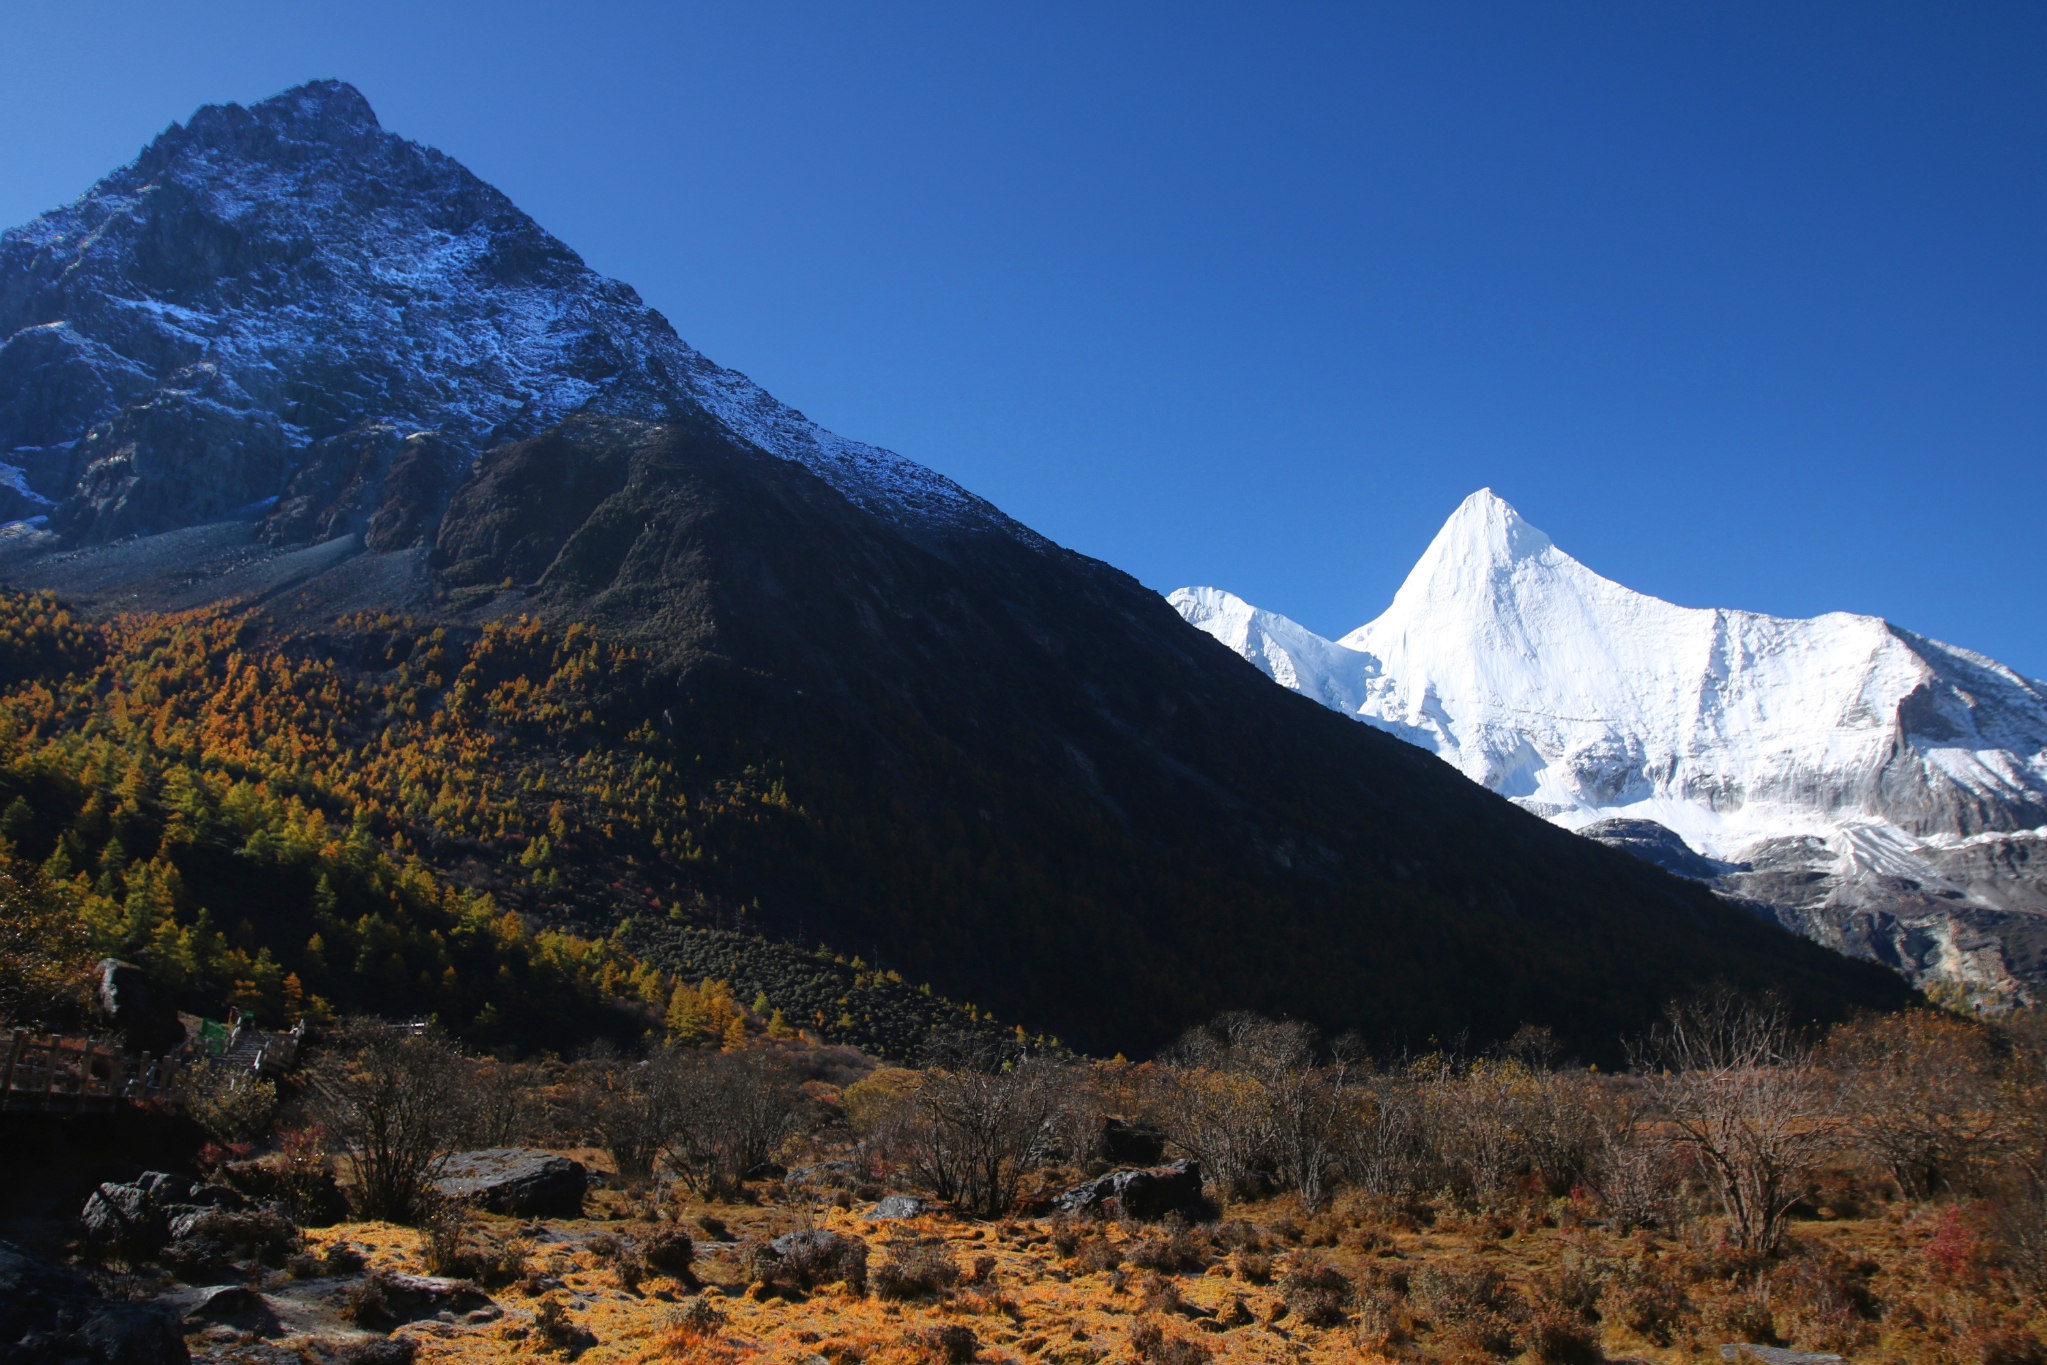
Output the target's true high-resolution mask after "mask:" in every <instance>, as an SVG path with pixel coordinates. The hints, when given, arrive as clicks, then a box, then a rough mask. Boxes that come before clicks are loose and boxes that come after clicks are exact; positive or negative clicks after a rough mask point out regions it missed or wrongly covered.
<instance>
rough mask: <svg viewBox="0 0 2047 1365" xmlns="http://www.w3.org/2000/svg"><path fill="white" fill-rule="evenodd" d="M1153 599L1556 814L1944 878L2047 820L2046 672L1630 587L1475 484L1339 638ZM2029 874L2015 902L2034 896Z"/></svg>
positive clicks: (1190, 594) (1874, 631) (1260, 661)
mask: <svg viewBox="0 0 2047 1365" xmlns="http://www.w3.org/2000/svg"><path fill="white" fill-rule="evenodd" d="M1169 600H1170V601H1171V602H1172V603H1173V605H1174V606H1175V607H1177V608H1178V609H1179V610H1180V612H1181V614H1182V615H1183V616H1184V617H1185V618H1186V619H1187V620H1188V621H1190V622H1191V623H1193V624H1194V625H1196V626H1198V627H1200V628H1201V629H1203V630H1205V631H1207V632H1208V633H1209V634H1211V635H1213V636H1215V637H1216V638H1217V639H1219V640H1221V641H1222V642H1223V643H1225V644H1227V645H1229V646H1230V647H1231V648H1232V649H1234V650H1236V651H1237V652H1238V653H1240V654H1242V655H1243V656H1244V657H1245V658H1247V659H1249V660H1250V661H1251V662H1252V663H1254V664H1256V665H1258V666H1259V667H1260V668H1261V669H1263V670H1264V671H1265V672H1266V673H1267V674H1268V675H1269V676H1271V677H1272V678H1274V679H1275V680H1276V681H1278V682H1280V683H1282V684H1283V685H1285V686H1287V687H1290V688H1293V689H1294V690H1296V691H1299V692H1303V693H1305V694H1307V695H1309V696H1312V697H1314V698H1315V699H1316V700H1318V701H1321V702H1322V703H1323V704H1325V705H1327V706H1330V707H1333V708H1335V709H1337V710H1341V711H1344V712H1345V713H1347V714H1349V715H1352V716H1354V717H1356V718H1357V719H1359V720H1362V721H1365V722H1366V723H1368V724H1371V725H1375V726H1378V727H1379V728H1382V729H1385V730H1389V731H1391V732H1393V733H1395V734H1397V735H1400V736H1401V737H1402V738H1404V739H1407V740H1409V741H1410V742H1412V743H1415V744H1418V745H1420V746H1422V747H1424V748H1427V749H1429V750H1431V751H1433V752H1434V753H1436V754H1437V755H1439V756H1440V757H1442V758H1443V759H1444V760H1445V761H1447V762H1449V763H1452V764H1454V765H1455V766H1456V767H1457V768H1459V769H1460V770H1461V771H1463V772H1464V773H1465V775H1466V776H1468V777H1470V778H1471V779H1472V780H1474V781H1476V782H1480V783H1483V784H1484V785H1486V786H1488V787H1491V788H1492V789H1493V790H1495V791H1498V792H1500V793H1501V794H1502V795H1505V796H1507V797H1510V798H1512V799H1514V800H1515V801H1517V802H1518V803H1519V804H1521V805H1523V806H1525V807H1526V808H1528V809H1529V810H1531V811H1534V812H1535V813H1537V814H1539V815H1542V816H1544V817H1546V818H1548V819H1550V820H1553V821H1555V822H1556V823H1558V824H1562V825H1564V826H1566V827H1568V828H1573V829H1577V828H1583V827H1586V826H1589V825H1594V824H1599V823H1602V822H1605V821H1609V820H1614V819H1623V820H1629V821H1643V820H1648V821H1654V822H1656V823H1657V824H1660V825H1662V826H1665V827H1667V828H1668V829H1671V830H1674V831H1676V833H1677V834H1678V835H1680V836H1682V838H1683V839H1684V841H1685V842H1686V843H1688V844H1689V845H1690V846H1691V847H1692V848H1693V849H1695V850H1697V851H1698V852H1700V853H1703V854H1705V855H1707V856H1708V857H1710V858H1714V859H1724V860H1731V862H1732V863H1738V864H1742V865H1746V864H1747V863H1748V862H1749V861H1751V860H1752V859H1755V858H1757V857H1758V856H1762V857H1763V858H1764V861H1768V857H1769V856H1770V855H1769V850H1770V849H1771V848H1773V847H1776V846H1778V845H1782V844H1784V843H1785V841H1792V842H1798V841H1810V842H1811V843H1812V844H1813V846H1814V847H1816V848H1825V849H1830V850H1832V851H1831V852H1830V853H1829V854H1828V857H1829V858H1830V859H1832V860H1833V861H1835V862H1837V863H1838V867H1839V871H1840V873H1841V875H1844V876H1847V875H1852V876H1855V877H1861V878H1863V879H1864V880H1865V881H1866V880H1867V879H1869V878H1872V877H1874V878H1878V879H1883V878H1889V879H1891V880H1893V881H1896V880H1898V879H1900V878H1904V879H1905V880H1909V881H1913V882H1914V883H1915V884H1916V885H1919V886H1921V887H1922V888H1934V889H1933V890H1932V891H1929V893H1928V894H1944V893H1945V892H1946V891H1948V890H1952V887H1951V886H1950V884H1949V881H1948V880H1943V877H1944V874H1943V873H1941V872H1940V871H1939V870H1938V869H1937V868H1935V867H1934V866H1933V863H1935V862H1939V861H1940V860H1941V858H1942V857H1943V856H1944V855H1942V854H1941V853H1940V850H1942V849H1945V848H1949V847H1959V846H1961V845H1962V844H1964V843H1966V842H1967V841H1969V840H1971V839H1974V838H1977V837H1979V836H1986V835H1987V836H2001V835H2006V834H2011V833H2014V832H2017V831H2026V830H2034V829H2038V828H2041V827H2043V826H2047V684H2042V683H2039V682H2036V681H2033V680H2030V679H2027V678H2024V677H2021V676H2020V675H2018V674H2016V673H2014V672H2013V671H2011V670H2010V669H2007V668H2004V667H2003V666H2001V665H1999V664H1997V663H1995V662H1994V661H1992V660H1989V659H1986V658H1983V657H1982V656H1980V655H1976V654H1972V653H1970V652H1969V651H1966V650H1960V649H1956V648H1954V647H1952V646H1949V645H1944V644H1941V643H1939V642H1937V641H1933V640H1928V639H1926V638H1924V637H1922V636H1919V635H1915V634H1912V633H1911V632H1909V631H1904V630H1900V629H1898V628H1896V627H1893V626H1892V625H1890V624H1889V623H1888V622H1886V621H1883V620H1882V619H1880V618H1878V617H1873V616H1857V615H1852V614H1849V613H1846V612H1836V613H1830V614H1828V615H1825V616H1819V617H1814V618H1812V619H1809V620H1791V619H1785V618H1781V617H1772V616H1765V615H1761V614H1759V613H1754V612H1743V611H1729V610H1714V609H1700V608H1688V607H1680V606H1676V605H1674V604H1672V603H1669V602H1665V601H1662V600H1660V599H1658V598H1654V597H1650V596H1648V595H1646V594H1644V593H1639V592H1635V591H1633V590H1632V589H1629V588H1626V587H1623V586H1622V585H1620V584H1618V583H1615V582H1613V581H1612V580H1610V579H1606V578H1603V577H1601V576H1600V575H1599V574H1597V573H1594V572H1593V571H1592V570H1591V569H1589V568H1587V567H1586V566H1585V565H1583V564H1581V563H1579V562H1578V561H1577V560H1575V559H1573V558H1572V557H1571V556H1570V555H1568V554H1566V553H1564V551H1563V550H1562V549H1560V548H1558V547H1557V546H1556V545H1555V544H1554V543H1553V542H1552V541H1551V540H1550V538H1549V537H1548V536H1547V535H1545V534H1543V532H1542V531H1540V530H1538V529H1537V528H1536V527H1534V526H1532V525H1530V524H1529V523H1528V522H1527V521H1526V520H1524V519H1523V518H1522V517H1521V515H1520V514H1519V513H1518V512H1516V511H1515V510H1514V508H1513V507H1512V506H1510V505H1509V504H1508V503H1507V502H1506V501H1505V500H1504V499H1502V498H1500V497H1499V496H1498V495H1497V494H1495V493H1494V492H1493V491H1492V490H1490V489H1481V490H1480V491H1478V492H1476V493H1474V494H1472V495H1471V496H1470V497H1469V498H1466V499H1465V500H1464V502H1463V503H1462V504H1461V505H1460V506H1459V507H1458V508H1457V510H1456V512H1454V513H1453V514H1452V515H1451V517H1450V519H1449V520H1448V521H1447V522H1446V523H1445V524H1444V526H1443V528H1442V530H1441V531H1440V532H1438V533H1437V535H1436V537H1435V539H1434V540H1433V541H1431V542H1430V544H1429V547H1428V549H1427V550H1426V551H1425V552H1424V553H1423V554H1422V557H1421V559H1420V560H1419V561H1418V562H1417V563H1416V565H1415V567H1414V569H1413V571H1412V572H1411V573H1409V575H1408V576H1407V579H1406V581H1405V582H1403V583H1402V584H1401V587H1400V590H1399V592H1398V593H1396V594H1395V595H1394V599H1393V602H1392V604H1391V605H1390V606H1389V607H1388V608H1387V609H1386V611H1385V612H1384V613H1382V614H1381V615H1380V616H1378V617H1377V618H1375V619H1374V620H1372V621H1370V622H1368V623H1366V624H1365V625H1363V626H1360V627H1358V628H1357V629H1356V630H1354V631H1352V632H1350V633H1349V634H1347V635H1345V636H1343V637H1342V638H1341V639H1340V640H1336V641H1329V640H1324V639H1322V638H1321V637H1320V636H1317V635H1315V634H1314V632H1312V631H1309V630H1307V629H1306V628H1305V627H1303V626H1301V625H1299V624H1297V623H1296V622H1293V621H1290V620H1288V619H1287V618H1285V617H1283V616H1279V615H1277V614H1275V613H1272V612H1267V611H1261V610H1259V609H1257V608H1255V607H1253V606H1252V605H1251V604H1249V603H1247V602H1243V601H1241V600H1240V599H1237V598H1235V597H1232V596H1230V595H1229V594H1228V593H1224V592H1221V591H1219V590H1217V589H1213V588H1183V589H1181V590H1179V591H1177V592H1175V593H1173V594H1171V595H1170V599H1169ZM2037 842H2038V841H2037V840H2032V841H2027V843H2026V845H2025V847H2024V848H2023V849H2022V850H2021V852H2022V853H2026V854H2029V853H2030V849H2031V846H2032V844H2034V843H2037ZM1875 848H1882V849H1884V850H1886V852H1885V856H1884V858H1881V859H1876V860H1875V861H1872V860H1871V859H1872V855H1871V853H1870V850H1871V849H1875ZM1759 850H1761V851H1762V853H1761V854H1760V855H1759V852H1758V851H1759ZM1900 858H1903V859H1904V860H1905V861H1904V862H1902V863H1901V862H1899V859H1900ZM2019 861H2020V862H2021V863H2023V862H2024V861H2025V859H2024V857H2021V858H2020V859H2019ZM1906 866H1910V867H1912V868H1916V869H1917V874H1918V875H1917V876H1916V878H1907V877H1906V876H1905V873H1904V872H1901V871H1900V868H1901V867H1906ZM2027 875H2029V876H2032V877H2034V878H2036V880H2035V881H2027V882H2025V885H2026V886H2028V887H2032V888H2033V889H2032V890H2030V891H2025V892H2024V894H2023V895H2022V896H2021V897H2020V899H2021V900H2024V899H2025V897H2027V896H2034V897H2037V899H2038V900H2039V902H2040V906H2041V909H2042V910H2043V911H2047V877H2042V876H2040V875H2039V874H2037V873H2034V874H2027ZM1993 880H1994V878H1993ZM1957 894H1964V895H1965V897H1966V895H1972V894H1976V893H1974V892H1970V893H1957ZM1998 894H2002V893H1998ZM2006 899H2007V900H2008V899H2009V897H2006ZM2000 904H2001V902H2000Z"/></svg>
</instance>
